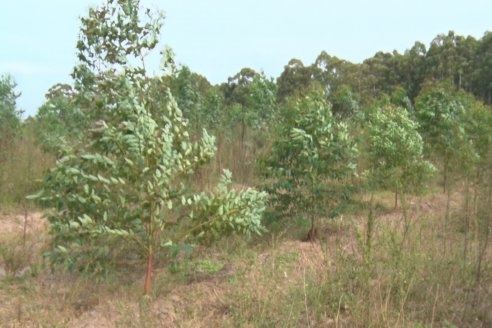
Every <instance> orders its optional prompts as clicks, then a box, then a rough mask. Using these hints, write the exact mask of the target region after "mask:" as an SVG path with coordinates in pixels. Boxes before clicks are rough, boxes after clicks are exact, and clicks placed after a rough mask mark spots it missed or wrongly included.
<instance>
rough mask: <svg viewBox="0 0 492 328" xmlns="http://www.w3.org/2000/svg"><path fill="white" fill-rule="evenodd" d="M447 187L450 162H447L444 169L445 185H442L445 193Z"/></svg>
mask: <svg viewBox="0 0 492 328" xmlns="http://www.w3.org/2000/svg"><path fill="white" fill-rule="evenodd" d="M447 187H448V163H445V164H444V170H443V187H442V188H443V189H442V192H443V194H445V193H446V189H447Z"/></svg>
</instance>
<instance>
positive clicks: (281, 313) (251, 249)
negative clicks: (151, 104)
mask: <svg viewBox="0 0 492 328" xmlns="http://www.w3.org/2000/svg"><path fill="white" fill-rule="evenodd" d="M378 197H380V198H381V200H382V201H381V202H380V205H379V206H378V209H379V210H378V212H377V215H376V226H375V234H374V243H373V245H374V246H373V251H372V255H371V261H370V265H369V266H365V265H364V254H363V252H364V248H363V241H362V239H361V237H360V236H363V234H364V220H365V218H364V213H363V210H359V211H354V213H352V214H351V215H349V216H344V217H343V219H338V220H331V221H330V220H328V221H324V222H323V224H322V227H321V228H320V233H319V234H320V238H319V240H318V241H317V242H315V243H306V242H301V241H299V238H298V234H296V233H295V232H294V231H293V230H292V228H291V227H290V226H288V225H286V226H285V230H281V229H280V228H278V227H277V231H276V232H274V233H273V232H272V233H271V234H266V235H265V236H263V237H256V238H254V239H252V240H248V239H245V238H242V237H237V236H236V237H231V238H226V239H223V240H221V241H220V242H219V243H218V244H216V245H214V246H211V247H208V248H204V247H197V248H195V249H194V250H193V252H192V253H191V254H190V256H189V257H186V258H184V259H181V260H180V261H179V262H177V263H175V266H174V267H173V266H172V265H171V263H172V262H166V261H164V260H162V261H160V266H159V267H158V268H157V270H156V272H155V277H156V278H155V282H154V292H153V294H152V295H151V297H150V298H147V299H142V298H141V286H142V279H143V271H142V270H140V269H141V268H140V267H139V266H134V267H133V272H128V274H129V276H130V278H128V277H126V278H125V277H123V276H122V275H119V274H113V275H108V276H106V277H105V278H104V279H99V280H96V279H95V278H94V277H91V276H87V275H79V274H72V273H68V272H63V271H56V272H54V273H52V272H51V271H50V270H49V268H47V267H43V263H42V261H41V258H40V256H39V254H40V253H41V252H42V251H43V249H44V247H45V244H43V243H46V242H47V239H46V238H41V237H40V236H42V235H44V234H45V233H46V232H45V231H44V230H40V233H32V232H30V233H28V234H27V236H26V239H27V240H28V244H29V243H30V244H29V245H33V246H29V249H30V250H33V249H34V252H32V254H33V255H32V256H27V254H26V253H25V251H24V250H22V247H20V248H19V247H18V246H19V243H21V241H22V240H23V238H24V237H23V232H22V229H21V227H22V225H21V223H19V224H18V226H19V227H18V231H17V232H16V231H10V232H9V233H8V234H6V235H2V236H1V242H2V245H3V249H4V250H5V249H9V250H10V251H11V252H13V254H14V255H9V256H7V258H14V259H19V261H21V262H20V263H22V264H18V265H17V268H20V267H25V266H29V267H37V268H38V269H37V270H36V272H35V273H33V272H34V271H29V272H26V273H25V274H23V275H11V276H9V277H4V278H3V279H2V282H1V284H0V295H3V296H2V297H0V301H1V303H2V306H1V307H0V308H1V310H0V318H2V319H0V326H14V325H15V326H30V325H40V326H53V327H80V326H83V325H87V324H88V325H89V326H90V325H91V324H94V325H96V326H105V325H106V326H120V327H143V326H146V327H152V326H155V327H160V326H166V325H168V326H183V327H205V326H209V325H210V324H213V325H215V326H217V327H230V326H236V327H454V326H456V327H486V326H487V325H489V324H490V323H491V322H492V318H491V314H490V311H488V310H489V309H490V308H491V306H492V302H491V300H492V298H491V295H492V294H491V292H492V288H491V287H492V265H491V262H490V256H489V257H488V258H487V259H488V260H487V261H486V265H485V266H484V269H483V275H482V280H481V282H480V285H479V286H477V285H476V284H475V283H476V281H475V277H476V275H475V273H476V260H475V259H474V258H473V256H471V254H474V253H476V251H477V247H478V246H479V245H478V242H477V239H475V238H473V239H472V240H471V241H470V245H469V250H470V255H469V256H468V257H467V260H466V261H465V259H464V257H463V240H464V239H463V238H462V234H463V232H460V231H462V229H460V227H459V224H461V223H460V222H461V221H460V220H459V218H458V216H459V209H460V207H459V204H460V202H459V197H460V196H459V195H458V194H455V195H453V204H454V208H453V213H454V216H453V217H454V220H452V221H451V225H452V226H450V227H449V231H448V232H447V234H446V236H447V237H448V238H451V239H452V240H453V242H452V243H447V244H446V247H447V248H446V251H445V252H444V251H443V247H444V246H443V245H444V243H443V240H442V238H443V236H444V235H443V234H442V232H441V231H440V230H439V229H440V227H442V220H443V217H442V215H441V214H442V213H441V209H442V207H441V204H440V203H441V202H445V199H444V198H443V197H442V196H440V195H436V194H433V195H430V196H426V197H424V198H422V199H418V198H413V199H412V203H413V205H411V209H410V213H411V219H412V224H411V228H410V230H409V232H408V235H407V238H406V239H405V242H403V243H402V229H401V225H399V224H398V221H400V214H399V211H398V210H396V211H395V210H393V209H391V208H388V206H386V205H384V204H385V201H386V198H387V197H391V195H389V196H388V195H385V194H381V195H378ZM389 204H391V202H389ZM427 204H431V208H429V207H428V206H427ZM390 206H392V204H391V205H390ZM3 220H8V219H6V218H4V219H3ZM280 226H281V225H280ZM21 244H22V243H21ZM5 245H7V247H6V246H5ZM489 248H491V247H490V245H489ZM22 261H27V262H22ZM6 263H7V261H6V257H4V258H3V260H2V263H1V265H2V266H3V267H5V265H6ZM126 270H129V269H128V268H127V269H126ZM130 270H131V269H130ZM17 271H18V270H17ZM140 271H142V272H140ZM477 295H478V296H477ZM96 323H97V324H96Z"/></svg>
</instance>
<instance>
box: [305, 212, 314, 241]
mask: <svg viewBox="0 0 492 328" xmlns="http://www.w3.org/2000/svg"><path fill="white" fill-rule="evenodd" d="M315 239H316V227H315V226H314V215H311V229H309V232H308V234H307V237H306V241H314V240H315Z"/></svg>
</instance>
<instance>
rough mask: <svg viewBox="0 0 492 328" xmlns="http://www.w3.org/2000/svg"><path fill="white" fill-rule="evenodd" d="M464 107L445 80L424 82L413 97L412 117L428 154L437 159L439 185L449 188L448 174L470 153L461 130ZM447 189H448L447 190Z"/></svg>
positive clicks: (467, 162) (470, 156) (468, 158)
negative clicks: (422, 86)
mask: <svg viewBox="0 0 492 328" xmlns="http://www.w3.org/2000/svg"><path fill="white" fill-rule="evenodd" d="M465 114H466V108H465V106H464V105H463V103H462V101H460V99H459V97H457V96H456V95H455V94H454V93H453V91H452V86H450V85H448V84H446V83H440V84H432V83H428V84H426V85H425V86H424V88H423V90H422V92H421V93H420V95H419V96H418V97H417V99H416V113H415V116H416V119H417V122H418V123H419V132H420V133H421V135H422V137H423V138H424V140H425V148H426V149H425V150H426V153H427V154H428V155H429V157H430V158H432V159H433V160H437V161H438V162H441V164H442V167H443V169H442V170H443V171H442V174H443V189H444V191H446V189H449V187H450V182H452V179H450V178H451V177H453V174H456V173H459V171H460V170H462V168H463V167H464V166H468V165H470V163H471V162H472V159H473V157H474V154H473V148H472V147H471V144H470V140H469V138H468V136H467V134H466V131H465V128H464V127H465ZM448 192H449V190H448Z"/></svg>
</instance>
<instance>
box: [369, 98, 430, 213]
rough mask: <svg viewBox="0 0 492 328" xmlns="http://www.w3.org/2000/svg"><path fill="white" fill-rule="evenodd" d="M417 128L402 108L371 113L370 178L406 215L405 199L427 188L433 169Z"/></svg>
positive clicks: (372, 183) (380, 108)
mask: <svg viewBox="0 0 492 328" xmlns="http://www.w3.org/2000/svg"><path fill="white" fill-rule="evenodd" d="M417 128H418V124H417V123H416V122H414V121H412V120H411V119H410V118H409V115H408V113H407V111H406V110H405V109H403V108H401V107H395V106H391V105H387V106H384V107H379V108H376V109H375V110H374V111H373V112H371V113H369V115H368V120H367V125H366V134H367V138H366V147H367V153H368V162H369V164H368V166H369V167H368V170H367V176H368V178H369V184H370V186H371V188H372V189H375V188H377V189H389V190H393V191H394V193H395V208H396V206H397V201H398V196H399V195H400V198H401V200H402V210H403V211H404V217H405V219H406V213H405V210H406V208H405V202H404V200H405V198H404V195H405V194H406V193H409V192H419V191H421V190H422V189H423V187H425V185H426V183H427V182H428V181H429V178H430V176H431V175H432V173H433V172H434V167H433V166H432V164H430V163H429V162H427V161H425V160H424V159H423V146H424V143H423V141H422V138H421V136H420V134H419V133H418V131H417Z"/></svg>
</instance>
